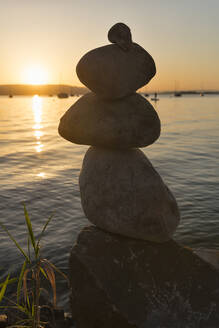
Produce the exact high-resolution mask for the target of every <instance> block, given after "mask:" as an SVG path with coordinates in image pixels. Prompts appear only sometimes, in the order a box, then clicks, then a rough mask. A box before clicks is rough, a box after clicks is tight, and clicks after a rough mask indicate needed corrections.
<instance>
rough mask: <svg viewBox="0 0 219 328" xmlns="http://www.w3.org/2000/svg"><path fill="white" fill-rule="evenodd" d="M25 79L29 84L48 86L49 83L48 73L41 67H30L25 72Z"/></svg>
mask: <svg viewBox="0 0 219 328" xmlns="http://www.w3.org/2000/svg"><path fill="white" fill-rule="evenodd" d="M24 78H25V83H27V84H46V83H47V82H48V74H47V71H46V70H45V69H43V68H42V67H40V66H31V67H28V68H27V69H26V70H25V73H24Z"/></svg>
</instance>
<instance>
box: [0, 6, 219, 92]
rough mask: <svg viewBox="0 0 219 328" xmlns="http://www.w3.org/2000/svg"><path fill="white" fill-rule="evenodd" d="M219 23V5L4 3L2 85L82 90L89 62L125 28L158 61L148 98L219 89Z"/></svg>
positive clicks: (0, 36)
mask: <svg viewBox="0 0 219 328" xmlns="http://www.w3.org/2000/svg"><path fill="white" fill-rule="evenodd" d="M218 17H219V1H218V0H209V1H206V0H183V1H176V0H154V1H148V0H136V1H133V0H111V1H104V0H102V1H100V0H80V1H74V0H62V1H61V0H38V1H30V0H19V1H17V0H7V1H1V4H0V29H1V34H0V44H1V52H0V71H1V74H0V84H8V83H28V84H44V83H51V84H53V83H54V84H55V83H62V84H71V85H78V86H81V83H80V81H79V80H78V78H77V76H76V73H75V67H76V64H77V62H78V61H79V59H80V58H81V56H82V55H83V54H85V53H86V52H87V51H89V50H91V49H93V48H96V47H99V46H102V45H105V44H107V43H108V40H107V32H108V30H109V28H110V27H111V26H112V25H113V24H115V23H116V22H124V23H126V24H127V25H128V26H129V27H130V28H131V31H132V36H133V40H134V41H135V42H137V43H139V44H140V45H141V46H142V47H144V48H145V49H146V50H147V51H148V52H149V53H150V54H151V55H152V56H153V58H154V59H155V62H156V66H157V75H156V77H155V78H154V79H153V80H152V81H151V82H150V83H149V85H148V86H147V87H146V90H147V91H151V90H156V91H162V90H171V89H172V90H173V89H188V90H189V89H190V90H191V89H219V64H218V58H219V42H218V31H219V20H218Z"/></svg>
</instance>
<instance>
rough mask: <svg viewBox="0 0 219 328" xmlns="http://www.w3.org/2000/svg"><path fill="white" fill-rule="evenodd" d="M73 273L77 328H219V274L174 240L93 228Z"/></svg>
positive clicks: (75, 256)
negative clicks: (143, 238)
mask: <svg viewBox="0 0 219 328" xmlns="http://www.w3.org/2000/svg"><path fill="white" fill-rule="evenodd" d="M69 269H70V275H69V276H70V281H71V295H72V313H73V317H74V319H75V321H76V326H77V328H210V327H211V328H216V327H219V271H217V270H216V269H215V268H214V267H212V266H211V265H210V264H208V263H206V262H205V261H203V260H202V259H200V258H199V257H198V256H197V255H195V254H194V253H193V252H192V250H190V249H188V248H185V247H182V246H180V245H178V244H177V243H176V242H174V241H173V240H170V241H168V242H166V243H163V244H158V243H152V242H147V241H140V240H135V239H131V238H125V237H122V236H119V235H115V234H110V233H107V232H103V231H101V230H99V229H98V228H96V227H87V228H85V229H84V230H83V231H82V232H81V233H80V235H79V237H78V240H77V243H76V245H75V246H74V247H73V249H72V252H71V256H70V268H69Z"/></svg>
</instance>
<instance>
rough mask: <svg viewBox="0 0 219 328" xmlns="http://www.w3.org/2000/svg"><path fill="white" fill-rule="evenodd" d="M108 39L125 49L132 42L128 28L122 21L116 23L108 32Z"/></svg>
mask: <svg viewBox="0 0 219 328" xmlns="http://www.w3.org/2000/svg"><path fill="white" fill-rule="evenodd" d="M108 40H109V41H110V42H111V43H116V44H117V45H118V46H119V47H120V48H122V49H123V50H125V51H127V50H129V48H130V46H131V44H132V35H131V30H130V28H129V27H128V26H127V25H126V24H124V23H117V24H115V25H113V26H112V27H111V29H110V30H109V32H108Z"/></svg>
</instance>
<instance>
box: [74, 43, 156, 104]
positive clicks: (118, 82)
mask: <svg viewBox="0 0 219 328" xmlns="http://www.w3.org/2000/svg"><path fill="white" fill-rule="evenodd" d="M76 72H77V75H78V78H79V80H80V81H81V82H82V83H83V84H84V85H86V86H87V87H88V88H89V89H90V90H92V91H93V92H95V93H96V94H98V96H99V97H102V98H108V99H115V98H122V97H125V96H127V95H129V94H131V93H133V92H135V91H136V90H137V89H139V88H140V87H142V86H144V85H145V84H147V83H148V82H149V81H150V80H151V79H152V77H153V76H154V75H155V73H156V67H155V63H154V60H153V58H152V57H151V55H150V54H149V53H148V52H147V51H146V50H144V49H143V48H142V47H141V46H139V45H138V44H136V43H132V44H131V46H130V49H129V51H124V50H123V49H122V48H121V47H119V46H117V44H110V45H107V46H104V47H100V48H97V49H94V50H91V51H89V52H88V53H87V54H85V55H84V56H83V57H82V58H81V60H80V61H79V63H78V64H77V67H76Z"/></svg>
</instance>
